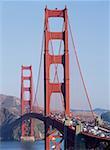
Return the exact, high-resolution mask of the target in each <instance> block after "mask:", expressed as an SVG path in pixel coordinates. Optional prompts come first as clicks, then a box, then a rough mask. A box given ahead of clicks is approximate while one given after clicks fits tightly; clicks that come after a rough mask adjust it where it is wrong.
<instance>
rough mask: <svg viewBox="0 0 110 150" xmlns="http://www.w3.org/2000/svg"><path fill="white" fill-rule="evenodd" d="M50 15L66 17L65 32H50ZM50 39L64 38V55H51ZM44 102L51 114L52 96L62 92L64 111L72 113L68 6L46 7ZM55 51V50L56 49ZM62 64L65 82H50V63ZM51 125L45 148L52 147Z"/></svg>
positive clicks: (46, 131)
mask: <svg viewBox="0 0 110 150" xmlns="http://www.w3.org/2000/svg"><path fill="white" fill-rule="evenodd" d="M50 17H62V18H63V19H64V31H63V32H50V31H49V22H48V21H49V18H50ZM50 40H63V42H64V54H63V55H51V54H49V41H50ZM44 48H45V49H44V51H45V52H44V89H45V91H44V95H45V97H44V103H45V115H46V116H48V115H49V114H50V96H51V94H52V93H62V95H63V99H64V109H65V110H64V111H65V115H69V114H70V95H69V88H70V86H69V53H68V16H67V8H65V9H64V10H57V9H55V10H49V9H47V8H45V47H44ZM54 51H55V50H54ZM51 64H62V65H63V68H64V82H63V83H50V74H49V72H50V71H49V70H50V65H51ZM49 130H50V126H49V125H48V123H46V124H45V140H46V144H45V149H46V150H49V149H50V141H51V136H49V134H48V132H49Z"/></svg>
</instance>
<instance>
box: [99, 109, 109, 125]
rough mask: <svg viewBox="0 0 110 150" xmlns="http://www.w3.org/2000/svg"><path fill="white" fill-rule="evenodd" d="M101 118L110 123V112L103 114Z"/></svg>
mask: <svg viewBox="0 0 110 150" xmlns="http://www.w3.org/2000/svg"><path fill="white" fill-rule="evenodd" d="M101 118H102V119H103V120H104V121H108V122H109V123H110V111H108V112H105V113H102V114H101Z"/></svg>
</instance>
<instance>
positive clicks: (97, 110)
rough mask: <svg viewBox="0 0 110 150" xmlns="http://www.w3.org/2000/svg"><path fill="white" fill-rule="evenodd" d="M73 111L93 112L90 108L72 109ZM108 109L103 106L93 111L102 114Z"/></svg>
mask: <svg viewBox="0 0 110 150" xmlns="http://www.w3.org/2000/svg"><path fill="white" fill-rule="evenodd" d="M71 111H72V112H91V111H90V110H81V109H71ZM107 111H108V110H107V109H103V108H95V109H93V112H94V113H95V114H96V115H101V114H102V113H105V112H107Z"/></svg>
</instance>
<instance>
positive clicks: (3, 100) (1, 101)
mask: <svg viewBox="0 0 110 150" xmlns="http://www.w3.org/2000/svg"><path fill="white" fill-rule="evenodd" d="M20 103H21V102H20V99H19V98H17V97H14V96H8V95H3V94H0V108H6V109H8V110H9V111H10V112H11V113H12V114H15V115H18V116H19V115H20V113H21V107H20Z"/></svg>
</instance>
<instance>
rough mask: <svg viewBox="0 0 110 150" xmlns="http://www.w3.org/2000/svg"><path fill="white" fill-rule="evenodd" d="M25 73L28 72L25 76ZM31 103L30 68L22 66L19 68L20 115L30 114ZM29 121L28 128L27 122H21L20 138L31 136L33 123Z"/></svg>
mask: <svg viewBox="0 0 110 150" xmlns="http://www.w3.org/2000/svg"><path fill="white" fill-rule="evenodd" d="M26 71H28V72H27V74H26ZM25 81H28V82H29V83H25ZM26 92H28V95H27V96H28V97H27V96H26ZM25 96H26V97H25ZM32 101H33V79H32V66H22V67H21V115H24V114H25V113H30V112H32ZM29 121H30V122H29V123H30V124H29V126H28V125H27V122H22V127H21V128H22V133H21V136H22V137H23V136H33V121H32V119H30V120H29ZM27 131H28V133H27Z"/></svg>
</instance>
